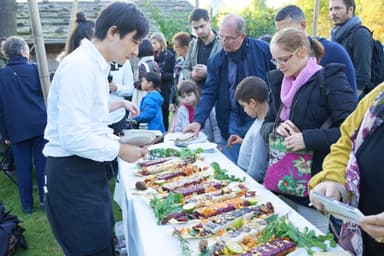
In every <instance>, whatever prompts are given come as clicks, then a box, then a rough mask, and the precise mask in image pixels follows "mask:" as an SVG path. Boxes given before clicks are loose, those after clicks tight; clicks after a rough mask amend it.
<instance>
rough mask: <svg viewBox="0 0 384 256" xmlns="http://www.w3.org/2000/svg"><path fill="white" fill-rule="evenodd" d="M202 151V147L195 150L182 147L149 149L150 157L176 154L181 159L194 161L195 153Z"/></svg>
mask: <svg viewBox="0 0 384 256" xmlns="http://www.w3.org/2000/svg"><path fill="white" fill-rule="evenodd" d="M202 152H204V150H203V149H202V148H197V149H196V150H191V149H189V148H182V149H180V150H178V149H174V148H155V149H152V150H150V151H149V154H150V155H151V157H152V158H161V157H169V156H176V157H180V158H181V159H183V160H189V161H195V160H196V159H197V155H198V154H200V153H202Z"/></svg>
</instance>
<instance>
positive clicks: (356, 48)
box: [329, 0, 373, 93]
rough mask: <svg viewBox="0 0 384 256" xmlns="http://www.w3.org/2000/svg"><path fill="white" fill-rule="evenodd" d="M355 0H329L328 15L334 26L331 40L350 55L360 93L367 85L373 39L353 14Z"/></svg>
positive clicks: (369, 76) (369, 75)
mask: <svg viewBox="0 0 384 256" xmlns="http://www.w3.org/2000/svg"><path fill="white" fill-rule="evenodd" d="M355 11H356V3H355V0H330V1H329V15H330V17H331V19H332V21H333V25H334V27H333V28H332V30H331V40H332V41H335V42H337V43H339V44H341V45H342V46H343V47H344V48H345V49H346V50H347V52H348V53H349V55H350V56H351V59H352V62H353V65H354V66H355V71H356V80H357V89H358V91H359V93H361V92H362V91H363V90H364V88H365V87H368V86H369V82H370V79H371V60H372V49H373V39H372V35H371V33H370V32H369V31H368V30H367V29H365V28H363V27H362V26H361V20H360V18H359V17H358V16H356V15H355Z"/></svg>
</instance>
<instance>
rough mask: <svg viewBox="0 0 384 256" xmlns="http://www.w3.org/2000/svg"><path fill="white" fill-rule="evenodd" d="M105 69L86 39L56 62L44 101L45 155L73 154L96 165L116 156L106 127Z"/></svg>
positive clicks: (115, 146)
mask: <svg viewBox="0 0 384 256" xmlns="http://www.w3.org/2000/svg"><path fill="white" fill-rule="evenodd" d="M109 67H110V66H109V64H108V63H107V62H106V61H105V59H104V57H103V56H102V55H101V54H100V52H99V51H98V50H97V49H96V48H95V47H94V45H93V44H92V43H91V42H90V41H88V40H86V39H84V40H83V41H82V42H81V45H80V47H78V48H77V49H76V50H75V51H74V52H72V53H71V54H70V55H68V56H67V57H66V58H64V60H63V61H62V62H61V63H60V66H59V67H58V69H57V71H56V73H55V76H54V78H53V81H52V85H51V87H50V90H49V94H48V99H47V112H48V123H47V127H46V129H45V134H44V137H45V139H47V140H48V143H47V144H46V146H45V147H44V150H43V153H44V155H45V156H52V157H63V156H73V155H77V156H80V157H83V158H88V159H91V160H94V161H99V162H102V161H111V160H113V159H114V158H116V157H117V155H118V152H119V143H118V141H117V137H116V136H114V135H113V131H112V129H110V128H108V126H107V125H108V115H109V103H108V97H109V86H108V80H107V76H108V71H109Z"/></svg>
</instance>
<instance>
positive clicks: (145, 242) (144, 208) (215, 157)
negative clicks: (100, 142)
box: [114, 142, 320, 256]
mask: <svg viewBox="0 0 384 256" xmlns="http://www.w3.org/2000/svg"><path fill="white" fill-rule="evenodd" d="M163 145H164V148H166V147H169V146H173V143H172V142H166V143H163ZM203 156H204V157H205V158H206V159H207V160H212V161H216V162H218V163H219V164H220V167H221V168H224V169H227V170H228V171H229V172H230V173H231V174H234V175H236V176H238V177H243V176H245V177H246V182H247V184H248V186H250V187H252V188H253V189H256V197H257V198H258V199H259V202H267V201H270V202H271V203H272V204H273V206H274V207H275V212H276V213H278V214H279V215H283V214H287V213H288V218H289V219H290V220H291V221H292V222H293V223H294V224H295V225H296V226H298V227H299V228H304V227H309V228H310V229H313V230H315V231H316V232H317V233H320V231H319V230H318V229H316V228H315V227H314V226H313V225H312V224H311V223H309V222H308V221H307V220H306V219H304V218H303V217H302V216H300V215H299V214H298V213H296V212H295V211H294V210H293V209H291V208H290V207H289V206H288V205H287V204H285V203H284V202H283V201H282V200H281V199H279V198H278V197H277V196H275V195H274V194H273V193H271V192H270V191H268V190H266V189H265V188H264V186H263V185H260V184H258V183H257V182H256V181H254V180H253V179H252V178H251V177H250V176H248V175H247V174H246V173H244V172H243V171H242V170H241V169H240V168H239V167H237V166H236V165H234V164H233V163H232V162H231V161H230V160H228V159H227V158H226V157H225V156H224V155H223V154H222V153H221V152H219V151H217V150H216V151H215V152H214V153H205V154H203ZM119 170H120V171H119V183H117V185H116V187H115V194H114V199H115V201H116V202H117V203H118V204H119V205H120V207H121V209H122V214H123V222H124V227H125V230H124V231H125V237H126V241H127V250H128V253H129V254H128V255H130V256H142V255H143V256H144V255H145V256H158V255H169V256H173V255H175V256H176V255H182V253H181V247H180V243H179V241H178V240H177V239H176V238H175V237H173V236H172V231H173V226H172V225H162V226H161V225H157V224H156V218H155V216H154V213H153V211H152V209H151V208H150V207H149V205H148V203H147V202H145V200H144V198H143V197H142V196H139V195H134V192H136V189H135V183H136V181H139V180H143V177H138V176H136V175H135V174H134V172H135V171H136V165H135V164H129V163H127V162H124V161H122V160H120V161H119ZM197 244H198V239H196V241H191V242H190V248H192V249H194V248H197V246H198V245H197ZM292 255H295V256H296V255H306V253H305V252H303V250H300V251H299V252H297V253H294V254H292Z"/></svg>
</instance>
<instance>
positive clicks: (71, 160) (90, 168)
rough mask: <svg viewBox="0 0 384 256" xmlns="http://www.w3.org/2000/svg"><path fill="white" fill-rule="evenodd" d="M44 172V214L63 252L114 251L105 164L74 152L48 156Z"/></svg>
mask: <svg viewBox="0 0 384 256" xmlns="http://www.w3.org/2000/svg"><path fill="white" fill-rule="evenodd" d="M46 175H47V189H48V192H47V194H46V210H47V217H48V221H49V223H50V225H51V228H52V231H53V234H54V235H55V237H56V239H57V241H58V242H59V244H60V246H61V247H62V248H63V250H64V253H65V255H66V256H99V255H100V256H101V255H103V256H112V255H114V245H113V236H112V233H113V225H114V220H113V212H112V204H111V199H110V195H109V186H108V178H107V172H106V164H105V163H100V162H95V161H92V160H89V159H84V158H81V157H77V156H71V157H54V158H53V157H49V158H48V159H47V163H46Z"/></svg>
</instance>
